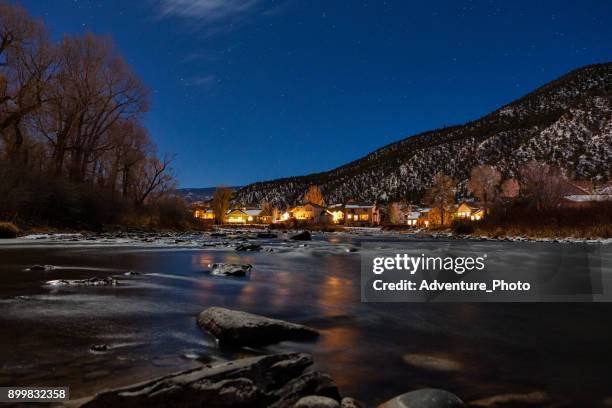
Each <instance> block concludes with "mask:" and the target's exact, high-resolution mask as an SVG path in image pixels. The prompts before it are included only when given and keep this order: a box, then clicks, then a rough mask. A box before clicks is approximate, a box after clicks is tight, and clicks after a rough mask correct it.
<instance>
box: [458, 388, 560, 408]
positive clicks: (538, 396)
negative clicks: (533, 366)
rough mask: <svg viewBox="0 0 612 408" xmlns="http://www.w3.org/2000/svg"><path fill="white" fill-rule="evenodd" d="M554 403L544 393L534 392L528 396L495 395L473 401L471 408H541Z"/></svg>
mask: <svg viewBox="0 0 612 408" xmlns="http://www.w3.org/2000/svg"><path fill="white" fill-rule="evenodd" d="M551 402H552V399H551V398H550V396H549V395H548V394H547V393H546V392H544V391H533V392H528V393H526V394H501V395H494V396H492V397H487V398H483V399H479V400H476V401H471V402H470V403H469V404H470V406H471V407H488V408H494V407H508V406H513V407H514V406H521V407H523V406H529V407H540V406H542V405H543V404H549V403H551Z"/></svg>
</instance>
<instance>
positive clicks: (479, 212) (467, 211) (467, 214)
mask: <svg viewBox="0 0 612 408" xmlns="http://www.w3.org/2000/svg"><path fill="white" fill-rule="evenodd" d="M453 216H454V218H456V219H462V220H472V221H478V220H481V219H482V218H484V210H483V209H482V208H478V207H473V206H471V205H468V204H467V203H465V202H463V203H461V204H460V205H459V207H457V210H456V211H455V212H454V214H453Z"/></svg>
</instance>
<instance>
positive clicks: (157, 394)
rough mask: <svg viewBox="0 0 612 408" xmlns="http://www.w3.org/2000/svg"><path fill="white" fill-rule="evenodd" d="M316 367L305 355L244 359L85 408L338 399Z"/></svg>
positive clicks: (218, 407)
mask: <svg viewBox="0 0 612 408" xmlns="http://www.w3.org/2000/svg"><path fill="white" fill-rule="evenodd" d="M312 364H313V361H312V357H310V356H309V355H307V354H302V353H290V354H272V355H267V356H259V357H250V358H244V359H240V360H235V361H230V362H227V363H222V364H219V365H206V366H202V367H199V368H196V369H191V370H186V371H183V372H180V373H176V374H172V375H168V376H164V377H160V378H157V379H154V380H150V381H146V382H143V383H139V384H135V385H130V386H127V387H123V388H118V389H114V390H110V391H104V392H102V393H100V394H97V395H96V396H95V397H93V398H91V399H89V400H88V401H86V402H84V403H83V404H82V405H81V406H82V407H88V408H98V407H128V406H129V407H147V408H161V407H171V406H177V407H184V408H186V407H207V408H209V407H210V408H225V407H253V408H264V407H271V408H285V407H287V408H288V407H292V406H293V405H294V404H295V403H296V402H297V401H298V400H299V399H300V398H302V397H304V396H308V395H320V396H325V397H329V398H332V399H334V400H339V399H340V395H339V393H338V388H337V387H336V385H335V384H334V382H333V380H332V379H331V377H329V376H328V375H327V374H323V373H321V372H319V371H315V370H313V369H312V367H311V366H312Z"/></svg>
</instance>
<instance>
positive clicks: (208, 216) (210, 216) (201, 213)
mask: <svg viewBox="0 0 612 408" xmlns="http://www.w3.org/2000/svg"><path fill="white" fill-rule="evenodd" d="M193 217H194V218H197V219H199V220H202V221H211V222H212V221H214V220H215V212H214V211H213V210H212V208H210V207H201V206H197V205H196V206H194V207H193Z"/></svg>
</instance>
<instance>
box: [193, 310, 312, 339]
mask: <svg viewBox="0 0 612 408" xmlns="http://www.w3.org/2000/svg"><path fill="white" fill-rule="evenodd" d="M198 325H199V326H200V327H201V328H202V329H203V330H206V331H208V332H210V333H211V334H212V335H213V336H215V337H216V338H217V339H218V340H219V344H221V345H231V346H256V345H265V344H272V343H278V342H279V341H283V340H302V339H309V338H315V337H317V336H318V335H319V333H318V332H317V331H316V330H314V329H311V328H310V327H306V326H302V325H299V324H294V323H289V322H285V321H282V320H277V319H270V318H268V317H264V316H259V315H255V314H251V313H246V312H240V311H237V310H230V309H224V308H222V307H209V308H208V309H206V310H204V311H203V312H202V313H200V315H199V316H198Z"/></svg>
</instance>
